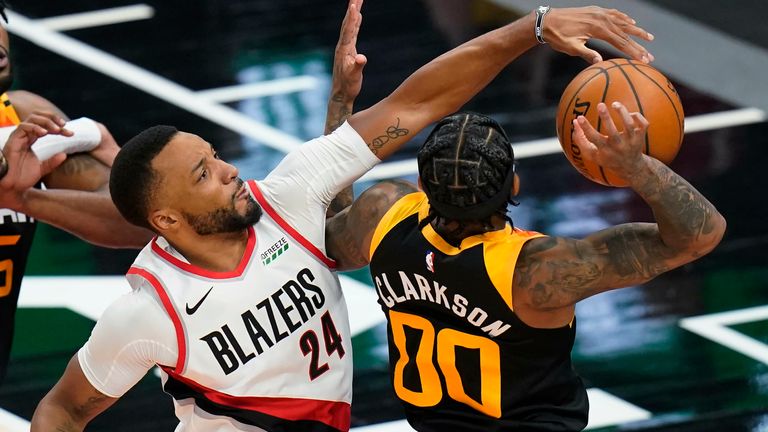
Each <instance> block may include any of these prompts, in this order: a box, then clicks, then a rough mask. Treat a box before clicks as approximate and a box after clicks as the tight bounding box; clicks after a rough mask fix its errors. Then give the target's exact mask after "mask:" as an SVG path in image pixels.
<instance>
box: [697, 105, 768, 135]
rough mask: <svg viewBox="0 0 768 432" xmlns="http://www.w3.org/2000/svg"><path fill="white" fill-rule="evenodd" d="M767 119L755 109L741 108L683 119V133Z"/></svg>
mask: <svg viewBox="0 0 768 432" xmlns="http://www.w3.org/2000/svg"><path fill="white" fill-rule="evenodd" d="M766 119H768V116H766V114H765V111H763V110H761V109H757V108H741V109H735V110H731V111H721V112H716V113H711V114H701V115H697V116H694V117H690V118H687V119H685V133H693V132H704V131H708V130H713V129H722V128H727V127H734V126H743V125H748V124H752V123H760V122H764V121H765V120H766Z"/></svg>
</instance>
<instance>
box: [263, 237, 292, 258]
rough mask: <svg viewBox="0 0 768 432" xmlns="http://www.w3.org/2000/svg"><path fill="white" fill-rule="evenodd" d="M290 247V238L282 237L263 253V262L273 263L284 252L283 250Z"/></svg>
mask: <svg viewBox="0 0 768 432" xmlns="http://www.w3.org/2000/svg"><path fill="white" fill-rule="evenodd" d="M289 247H290V245H289V244H288V240H287V239H286V238H285V237H283V238H281V239H280V240H278V241H276V242H275V244H273V245H272V246H270V247H269V248H267V250H265V251H264V252H262V253H261V263H262V264H264V265H269V264H271V263H273V262H274V261H275V260H276V259H278V258H279V257H280V255H282V254H283V252H285V251H287V250H288V248H289Z"/></svg>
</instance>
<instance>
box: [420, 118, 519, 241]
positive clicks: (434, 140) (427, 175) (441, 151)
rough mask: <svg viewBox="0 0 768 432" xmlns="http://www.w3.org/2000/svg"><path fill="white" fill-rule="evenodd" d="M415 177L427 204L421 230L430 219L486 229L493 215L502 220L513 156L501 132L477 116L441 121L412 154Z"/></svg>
mask: <svg viewBox="0 0 768 432" xmlns="http://www.w3.org/2000/svg"><path fill="white" fill-rule="evenodd" d="M417 159H418V165H419V177H420V178H421V183H422V187H423V188H424V192H425V193H426V195H427V198H428V199H429V203H430V209H431V210H430V214H429V216H428V217H427V218H425V219H424V220H422V222H421V224H420V225H421V227H423V226H425V225H426V224H428V223H430V222H431V221H432V220H434V219H435V218H442V219H445V220H454V221H458V222H459V223H460V227H459V229H460V230H461V229H463V225H464V222H466V221H480V222H483V223H484V224H485V225H488V226H490V219H491V216H492V215H493V214H499V215H502V216H503V217H504V218H505V219H507V221H509V222H510V223H511V222H512V220H511V219H510V218H509V217H508V216H507V212H506V209H507V203H510V202H511V203H512V204H515V205H516V204H517V203H515V202H514V201H510V198H509V196H510V191H511V189H512V183H513V181H514V176H515V175H514V174H515V155H514V152H513V151H512V146H511V145H510V144H509V139H508V138H507V135H506V133H505V132H504V129H502V127H501V125H499V123H497V122H496V121H495V120H493V119H491V118H490V117H488V116H485V115H482V114H477V113H468V112H464V113H456V114H453V115H450V116H448V117H445V118H443V119H442V120H441V121H440V122H438V124H437V125H436V126H435V128H434V129H433V130H432V132H431V133H430V134H429V137H427V140H426V142H424V145H422V147H421V148H420V149H419V152H418V155H417Z"/></svg>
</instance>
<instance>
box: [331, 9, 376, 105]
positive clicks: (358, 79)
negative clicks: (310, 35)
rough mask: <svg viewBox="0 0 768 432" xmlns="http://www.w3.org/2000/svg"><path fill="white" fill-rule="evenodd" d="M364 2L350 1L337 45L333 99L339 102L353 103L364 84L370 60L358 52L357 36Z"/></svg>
mask: <svg viewBox="0 0 768 432" xmlns="http://www.w3.org/2000/svg"><path fill="white" fill-rule="evenodd" d="M362 6H363V0H350V2H349V5H348V6H347V13H346V15H344V21H343V22H342V23H341V33H340V34H339V42H338V43H337V44H336V52H335V56H334V59H333V83H332V92H331V97H332V98H338V100H336V101H337V102H352V101H354V100H355V98H356V97H357V95H358V94H360V88H361V87H362V84H363V67H365V63H366V62H367V61H368V59H367V58H366V57H365V55H363V54H360V53H358V52H357V34H358V32H359V31H360V24H362V22H363V15H362V14H361V13H360V9H361V8H362Z"/></svg>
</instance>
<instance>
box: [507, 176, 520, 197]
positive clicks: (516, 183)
mask: <svg viewBox="0 0 768 432" xmlns="http://www.w3.org/2000/svg"><path fill="white" fill-rule="evenodd" d="M518 193H520V176H518V175H517V173H515V177H514V178H513V179H512V190H511V191H510V192H509V196H510V197H512V198H514V197H516V196H517V194H518Z"/></svg>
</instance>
